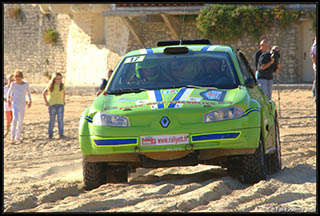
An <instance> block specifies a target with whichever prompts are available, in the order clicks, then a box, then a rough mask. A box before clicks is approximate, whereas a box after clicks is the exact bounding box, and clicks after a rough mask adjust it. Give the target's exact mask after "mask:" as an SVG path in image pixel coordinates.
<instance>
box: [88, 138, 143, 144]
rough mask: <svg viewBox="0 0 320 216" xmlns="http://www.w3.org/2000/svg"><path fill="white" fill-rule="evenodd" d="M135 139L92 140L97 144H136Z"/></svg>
mask: <svg viewBox="0 0 320 216" xmlns="http://www.w3.org/2000/svg"><path fill="white" fill-rule="evenodd" d="M137 141H138V140H137V139H104V140H94V142H95V143H96V144H97V145H128V144H137Z"/></svg>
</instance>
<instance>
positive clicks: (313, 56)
mask: <svg viewBox="0 0 320 216" xmlns="http://www.w3.org/2000/svg"><path fill="white" fill-rule="evenodd" d="M310 57H311V60H312V68H313V71H314V80H313V86H312V93H313V97H314V100H315V102H316V103H317V36H316V37H315V38H314V41H313V44H312V46H311V49H310Z"/></svg>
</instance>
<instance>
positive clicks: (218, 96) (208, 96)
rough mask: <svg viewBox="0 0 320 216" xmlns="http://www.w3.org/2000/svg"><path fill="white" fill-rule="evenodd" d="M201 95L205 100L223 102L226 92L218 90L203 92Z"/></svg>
mask: <svg viewBox="0 0 320 216" xmlns="http://www.w3.org/2000/svg"><path fill="white" fill-rule="evenodd" d="M200 95H201V96H202V97H203V99H204V100H213V101H223V99H224V96H225V95H226V92H225V91H218V90H207V91H204V92H201V93H200Z"/></svg>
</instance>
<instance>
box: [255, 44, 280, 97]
mask: <svg viewBox="0 0 320 216" xmlns="http://www.w3.org/2000/svg"><path fill="white" fill-rule="evenodd" d="M279 70H280V47H278V46H276V45H275V46H273V47H272V48H271V50H270V52H268V53H263V54H262V55H261V56H260V58H259V63H258V74H257V79H258V83H259V85H260V87H261V88H262V90H263V92H264V93H265V94H266V95H267V96H268V98H269V100H270V99H271V97H272V79H273V74H274V75H278V72H279Z"/></svg>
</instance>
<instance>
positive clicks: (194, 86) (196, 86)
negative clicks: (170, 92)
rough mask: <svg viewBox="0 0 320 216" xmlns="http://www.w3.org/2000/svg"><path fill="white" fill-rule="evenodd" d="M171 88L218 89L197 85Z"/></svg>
mask: <svg viewBox="0 0 320 216" xmlns="http://www.w3.org/2000/svg"><path fill="white" fill-rule="evenodd" d="M172 88H200V89H202V88H206V89H218V88H217V87H214V86H198V85H182V86H173V87H172Z"/></svg>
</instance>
